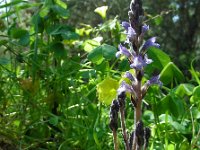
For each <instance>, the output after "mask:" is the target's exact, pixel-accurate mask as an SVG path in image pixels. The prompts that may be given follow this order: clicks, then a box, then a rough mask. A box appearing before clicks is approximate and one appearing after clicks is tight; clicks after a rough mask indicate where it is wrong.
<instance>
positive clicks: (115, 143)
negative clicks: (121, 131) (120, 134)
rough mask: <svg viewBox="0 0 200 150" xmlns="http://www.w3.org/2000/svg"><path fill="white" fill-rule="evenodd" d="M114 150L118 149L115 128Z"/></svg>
mask: <svg viewBox="0 0 200 150" xmlns="http://www.w3.org/2000/svg"><path fill="white" fill-rule="evenodd" d="M113 141H114V150H118V142H117V131H116V130H113Z"/></svg>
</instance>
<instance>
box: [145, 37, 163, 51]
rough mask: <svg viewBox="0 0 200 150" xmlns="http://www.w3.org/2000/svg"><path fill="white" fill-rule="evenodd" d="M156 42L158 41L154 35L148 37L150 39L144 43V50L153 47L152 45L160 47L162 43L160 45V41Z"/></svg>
mask: <svg viewBox="0 0 200 150" xmlns="http://www.w3.org/2000/svg"><path fill="white" fill-rule="evenodd" d="M155 42H156V37H152V38H150V39H148V40H147V41H146V42H145V43H144V45H143V47H142V50H146V49H148V48H149V47H151V46H154V47H157V48H159V47H160V45H159V44H158V43H155Z"/></svg>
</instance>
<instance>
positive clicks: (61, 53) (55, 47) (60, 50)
mask: <svg viewBox="0 0 200 150" xmlns="http://www.w3.org/2000/svg"><path fill="white" fill-rule="evenodd" d="M50 49H51V50H52V51H53V52H54V56H55V57H57V58H65V57H67V51H66V49H65V48H64V45H63V44H62V43H60V42H56V43H52V44H51V45H50Z"/></svg>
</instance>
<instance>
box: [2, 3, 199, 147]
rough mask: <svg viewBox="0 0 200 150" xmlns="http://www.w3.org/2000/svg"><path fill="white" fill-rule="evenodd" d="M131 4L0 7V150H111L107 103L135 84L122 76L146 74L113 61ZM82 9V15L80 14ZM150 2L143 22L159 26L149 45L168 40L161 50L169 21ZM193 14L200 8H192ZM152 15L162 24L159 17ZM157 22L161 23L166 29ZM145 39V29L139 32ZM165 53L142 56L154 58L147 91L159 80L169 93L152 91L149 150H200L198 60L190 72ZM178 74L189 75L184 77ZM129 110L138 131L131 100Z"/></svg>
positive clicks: (147, 99) (146, 119) (146, 109)
mask: <svg viewBox="0 0 200 150" xmlns="http://www.w3.org/2000/svg"><path fill="white" fill-rule="evenodd" d="M125 2H126V3H125ZM129 3H130V1H128V0H125V1H124V3H122V1H120V0H119V1H118V0H117V1H115V2H114V1H113V2H105V1H102V2H101V1H98V3H95V1H93V2H91V0H88V1H85V2H82V1H80V2H79V1H76V2H75V1H71V0H69V1H64V0H63V1H61V0H43V1H40V0H31V1H23V0H2V1H0V149H3V150H15V149H16V150H18V149H21V150H22V149H23V150H36V149H38V150H39V149H41V150H42V149H48V150H49V149H50V150H56V149H59V150H75V149H80V150H96V149H105V150H107V149H108V150H109V149H113V135H112V131H111V130H110V128H109V123H110V117H109V115H108V114H109V111H110V105H111V103H112V100H113V99H114V98H116V96H117V89H118V88H119V87H120V85H121V83H123V82H122V81H124V80H125V81H126V82H127V84H128V83H130V81H129V80H128V79H127V78H126V77H124V74H125V75H128V74H127V73H126V71H127V70H129V71H130V73H132V74H134V71H133V70H134V69H135V70H136V72H140V73H141V71H138V66H137V64H136V66H135V65H134V63H133V62H132V63H131V64H132V68H133V69H131V70H130V64H129V61H128V60H127V59H124V58H123V57H121V58H116V57H115V54H116V53H117V52H118V45H119V44H120V43H123V42H124V41H125V40H126V34H124V29H123V27H121V23H122V21H121V20H122V18H123V20H128V18H127V19H125V18H124V15H126V16H127V13H125V11H122V13H120V10H122V9H121V8H120V6H121V7H122V6H123V7H124V8H123V9H125V10H128V8H127V6H128V5H129ZM174 3H175V4H176V3H178V2H177V1H175V0H174ZM191 3H193V2H191ZM194 3H197V2H194ZM81 4H83V5H82V6H84V8H81V9H80V8H79V7H80V5H81ZM149 4H150V2H147V1H145V0H144V8H146V9H145V13H144V16H146V18H144V19H143V23H145V24H146V23H149V24H150V25H151V24H155V23H152V22H151V21H150V22H149V19H150V20H152V21H153V22H154V21H155V22H157V24H156V26H157V27H158V29H159V30H155V31H154V28H153V26H152V28H151V29H152V30H151V31H150V32H146V34H145V35H144V39H149V37H151V36H152V35H153V34H152V33H156V36H157V37H158V41H162V43H160V42H159V44H161V45H165V44H164V42H165V40H167V38H163V39H162V38H159V37H160V35H163V34H164V33H165V28H162V26H163V24H162V19H163V20H164V18H165V17H168V16H167V13H166V14H165V15H164V16H163V15H162V14H161V15H159V14H154V12H152V11H151V9H152V7H149ZM95 5H96V6H95ZM156 5H157V4H156ZM178 5H179V4H177V6H178ZM188 5H189V4H188ZM87 6H88V7H87ZM94 6H95V7H94ZM115 6H117V7H115ZM190 6H191V7H192V6H193V5H192V4H191V5H189V6H188V7H186V8H190ZM154 7H155V6H154ZM160 9H162V8H160ZM190 9H192V8H190ZM194 9H195V10H196V7H195V8H194ZM88 10H92V12H91V11H90V12H88ZM187 10H188V11H189V9H187ZM133 11H134V10H133ZM148 11H149V12H148ZM164 11H165V10H164ZM167 11H168V10H167ZM126 12H127V11H126ZM147 12H148V14H147ZM169 12H170V11H169ZM178 12H179V11H178ZM151 13H152V15H158V16H159V17H155V18H153V17H151V16H150V15H149V14H151ZM173 13H176V11H174V12H173ZM88 14H89V15H88ZM91 14H92V16H90V15H91ZM120 14H121V15H120ZM149 16H150V17H149ZM84 17H85V18H87V19H86V20H85V19H84ZM181 17H182V16H180V18H181ZM158 18H162V19H160V20H161V21H160V24H159V21H158V20H159V19H158ZM196 21H197V23H195V24H197V25H198V19H197V20H196ZM127 25H128V24H127ZM142 25H144V24H140V28H141V26H142ZM170 25H171V24H170ZM145 27H146V28H147V26H145ZM170 27H171V28H172V29H174V27H173V26H170ZM125 29H127V28H125ZM134 29H135V28H134ZM158 31H159V32H158ZM196 31H197V30H195V33H196ZM127 32H128V30H127ZM157 32H158V33H157ZM140 33H141V30H139V32H136V34H137V35H140ZM159 33H160V34H159ZM195 37H197V35H196V34H195ZM181 38H182V37H179V40H180V41H182V40H181ZM164 39H165V40H164ZM177 39H178V38H177ZM147 41H148V40H147ZM167 41H168V40H167ZM128 42H131V41H130V39H128ZM184 42H185V43H187V41H184ZM153 43H154V42H153ZM154 44H155V43H154ZM189 44H191V42H190V43H189ZM193 44H194V43H193ZM172 45H173V44H172ZM186 45H187V44H186ZM126 46H127V45H126ZM133 46H134V45H133ZM140 46H141V45H140ZM190 46H191V47H192V45H190ZM138 47H139V46H138ZM161 47H162V46H161ZM164 47H165V48H167V49H164V50H160V49H158V48H156V47H149V48H148V51H145V53H147V55H148V59H147V58H146V56H145V55H146V54H145V55H142V56H145V57H142V59H144V58H145V59H146V61H150V59H151V60H152V63H150V64H148V65H146V64H147V62H146V64H145V71H144V72H142V77H143V78H142V80H141V83H142V84H145V83H148V80H149V82H150V81H151V80H150V79H151V77H152V76H154V75H158V74H160V76H159V77H160V80H161V82H162V83H163V85H162V88H160V87H159V86H151V87H149V88H148V92H147V93H146V95H145V96H144V97H143V102H144V103H143V104H142V105H141V110H142V113H143V115H142V117H141V121H142V122H143V125H144V126H145V127H146V126H148V127H149V128H150V129H151V137H150V139H149V143H148V145H149V146H148V149H166V150H173V149H181V150H188V149H196V150H197V149H199V148H200V140H199V139H200V130H199V129H200V124H199V119H200V100H199V99H200V79H199V77H200V74H199V71H198V70H197V69H196V66H197V65H196V64H197V61H198V59H196V58H192V59H191V61H190V65H186V66H188V68H185V67H183V66H179V67H178V66H177V65H175V63H173V61H172V60H171V58H173V57H174V56H172V57H171V58H170V57H169V56H168V55H167V54H166V53H165V52H164V51H172V50H171V49H170V48H171V47H170V44H169V45H167V46H164ZM192 48H194V47H192ZM124 49H125V45H123V47H122V46H120V50H121V52H123V50H124ZM118 53H119V52H118ZM137 54H139V53H137ZM178 54H180V55H183V54H184V52H183V53H181V52H180V51H179V53H178ZM177 58H178V57H177ZM138 60H140V59H138ZM179 61H180V62H181V61H182V59H180V60H179ZM180 64H181V63H180ZM143 65H144V64H143V63H142V68H143ZM179 68H184V73H183V72H182V70H181V69H179ZM139 70H140V69H139ZM185 70H188V71H187V74H186V75H187V76H186V75H185ZM136 75H137V73H136ZM136 78H137V79H138V76H136ZM157 81H158V80H157ZM159 83H160V82H159ZM124 111H125V112H124V117H125V118H126V121H125V124H126V129H127V130H128V131H130V132H131V131H133V129H134V124H133V116H134V110H133V109H132V105H131V96H130V95H129V94H127V99H126V106H125V108H124ZM118 125H119V122H118ZM119 127H120V126H119ZM118 130H119V132H120V131H121V130H122V129H121V128H118ZM118 148H119V149H124V143H123V136H122V135H121V134H118Z"/></svg>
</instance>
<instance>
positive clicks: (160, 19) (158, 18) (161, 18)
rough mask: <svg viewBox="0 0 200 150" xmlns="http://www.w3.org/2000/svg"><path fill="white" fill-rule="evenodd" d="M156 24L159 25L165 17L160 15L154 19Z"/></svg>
mask: <svg viewBox="0 0 200 150" xmlns="http://www.w3.org/2000/svg"><path fill="white" fill-rule="evenodd" d="M154 22H155V24H156V25H157V26H158V25H160V24H161V23H162V22H163V17H162V16H159V17H157V18H155V19H154Z"/></svg>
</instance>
